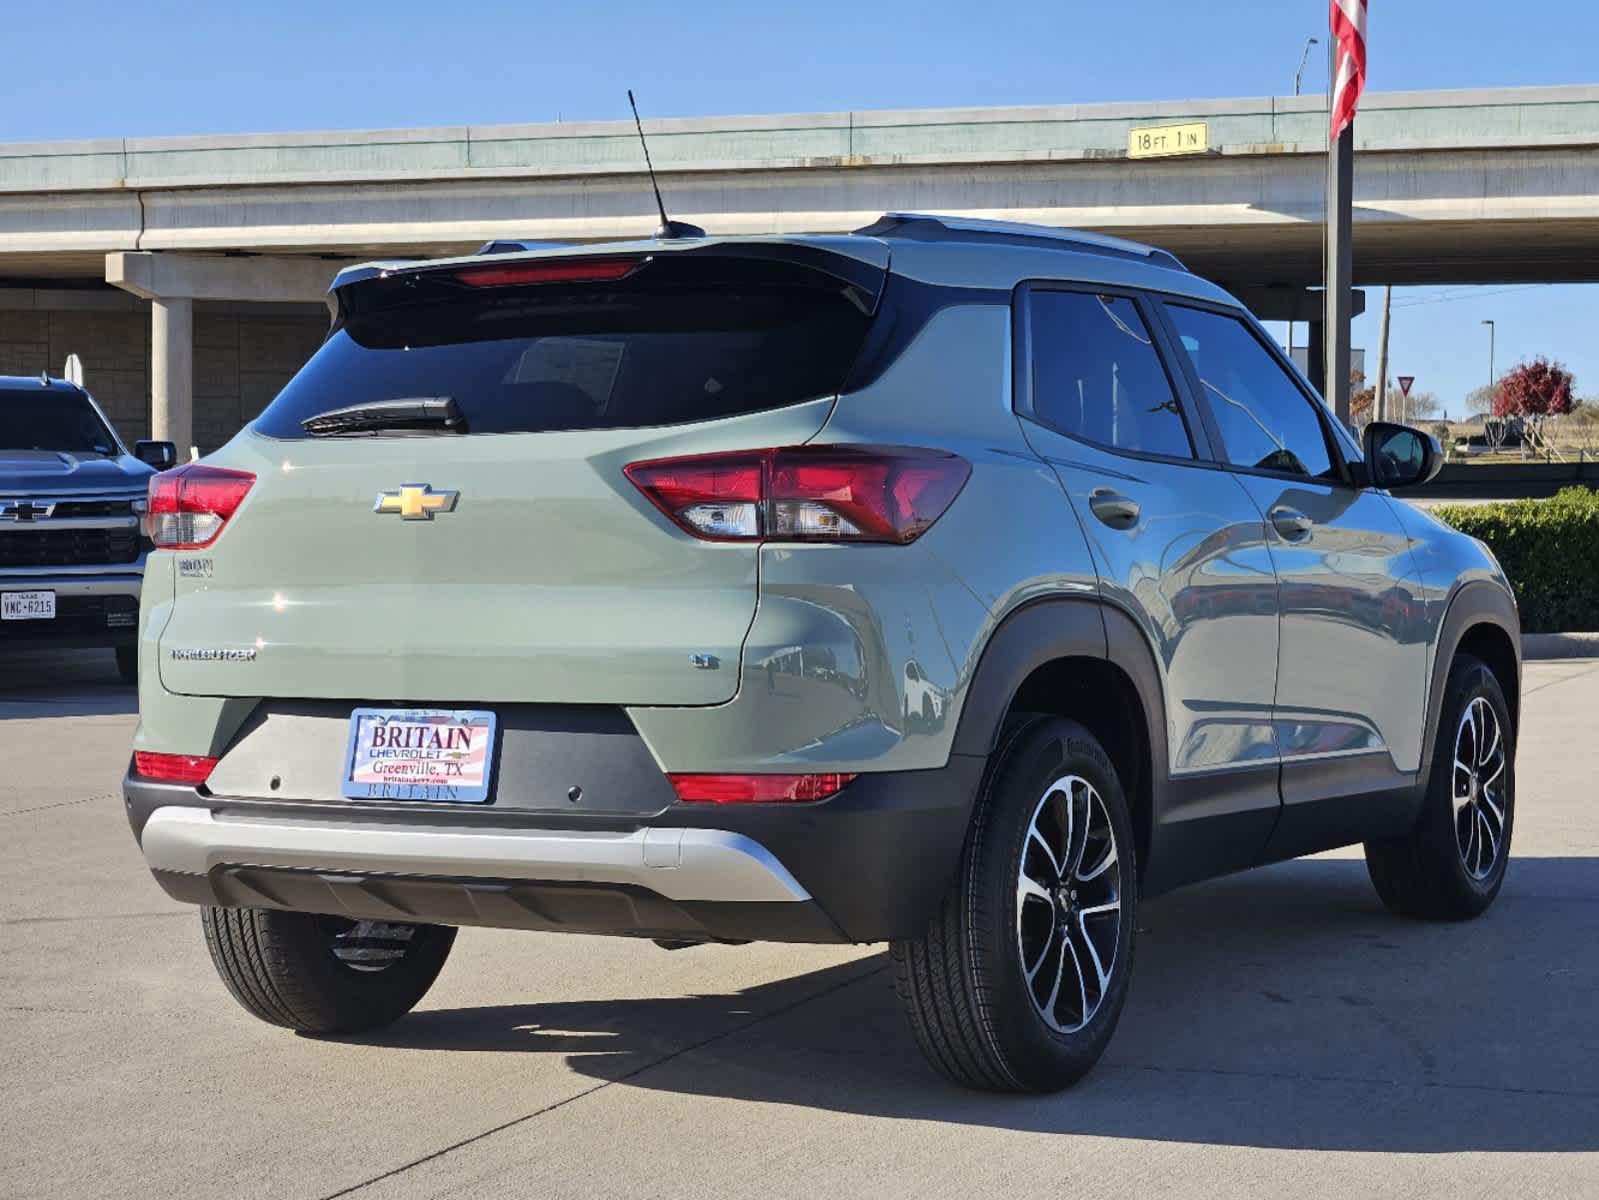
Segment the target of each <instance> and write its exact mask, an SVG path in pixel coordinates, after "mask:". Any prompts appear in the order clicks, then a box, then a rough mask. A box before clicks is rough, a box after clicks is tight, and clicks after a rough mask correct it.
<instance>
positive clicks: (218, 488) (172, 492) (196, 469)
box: [145, 463, 255, 550]
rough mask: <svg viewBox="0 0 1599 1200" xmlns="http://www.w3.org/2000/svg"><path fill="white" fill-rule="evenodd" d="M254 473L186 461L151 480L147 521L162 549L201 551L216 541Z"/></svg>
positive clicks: (152, 536) (153, 536) (151, 537)
mask: <svg viewBox="0 0 1599 1200" xmlns="http://www.w3.org/2000/svg"><path fill="white" fill-rule="evenodd" d="M253 483H255V476H254V475H252V474H250V472H248V471H234V470H231V469H230V468H228V467H212V466H207V465H205V464H204V463H189V464H188V465H186V466H182V467H178V468H177V469H176V470H173V471H162V472H161V474H159V475H156V476H155V477H153V478H152V479H151V480H150V502H149V512H148V513H147V514H146V518H145V519H146V521H147V522H148V524H149V528H150V540H151V541H152V542H154V543H155V545H156V548H157V549H162V550H200V549H203V548H204V547H206V546H209V545H210V544H211V543H212V542H214V541H216V540H217V535H218V534H220V533H221V532H222V527H223V526H224V525H226V524H227V521H228V518H229V517H231V516H232V515H233V513H234V511H235V510H236V509H237V508H238V507H239V504H240V503H241V502H242V501H243V500H244V497H245V494H246V493H247V492H248V491H249V490H250V486H251V485H252V484H253Z"/></svg>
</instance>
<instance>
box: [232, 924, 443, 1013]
mask: <svg viewBox="0 0 1599 1200" xmlns="http://www.w3.org/2000/svg"><path fill="white" fill-rule="evenodd" d="M200 921H201V924H202V926H203V927H204V929H205V944H206V949H208V950H209V951H210V952H211V963H212V965H213V966H215V967H216V971H217V974H218V975H219V976H221V978H222V982H223V983H224V984H226V985H227V989H228V991H229V992H231V993H232V994H233V998H234V999H235V1000H237V1001H238V1002H239V1003H240V1004H241V1005H243V1007H244V1009H245V1011H247V1012H249V1013H250V1014H251V1015H252V1016H255V1017H259V1018H260V1019H261V1020H263V1021H266V1022H267V1023H269V1024H272V1025H282V1026H283V1027H284V1028H286V1029H294V1030H298V1031H299V1032H301V1033H322V1034H330V1033H360V1032H363V1031H365V1030H370V1029H377V1028H379V1027H381V1026H383V1025H387V1024H389V1023H390V1022H391V1021H394V1020H397V1019H398V1018H399V1017H402V1016H404V1015H405V1014H406V1013H408V1012H410V1011H411V1009H412V1008H414V1007H415V1006H416V1003H417V1002H418V1001H419V1000H421V999H422V997H423V996H424V995H426V994H427V990H428V988H430V987H432V986H433V981H434V980H435V979H436V978H438V974H439V970H440V968H442V967H443V966H444V960H445V959H446V958H448V957H449V954H450V947H451V946H452V945H453V944H454V942H455V930H454V929H453V928H452V927H450V926H447V925H395V924H388V923H384V922H376V921H359V922H358V921H350V920H346V919H344V918H341V917H325V916H318V915H314V914H312V913H296V912H279V911H277V910H274V909H260V908H214V907H207V908H204V909H202V910H201V912H200Z"/></svg>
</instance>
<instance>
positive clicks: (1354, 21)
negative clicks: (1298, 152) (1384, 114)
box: [1332, 0, 1366, 141]
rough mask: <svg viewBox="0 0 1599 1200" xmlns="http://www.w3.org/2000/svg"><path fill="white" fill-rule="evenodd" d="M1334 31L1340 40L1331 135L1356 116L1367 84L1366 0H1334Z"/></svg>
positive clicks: (1334, 74) (1334, 77) (1337, 39)
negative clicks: (1357, 107) (1361, 95)
mask: <svg viewBox="0 0 1599 1200" xmlns="http://www.w3.org/2000/svg"><path fill="white" fill-rule="evenodd" d="M1332 35H1333V40H1334V41H1335V42H1336V43H1337V44H1338V53H1337V55H1336V57H1335V59H1334V63H1333V98H1332V138H1333V141H1337V140H1338V135H1339V134H1341V133H1342V132H1343V131H1344V130H1346V129H1348V128H1349V126H1350V125H1351V124H1352V123H1353V122H1354V120H1355V107H1356V106H1357V105H1358V104H1359V103H1360V93H1361V92H1362V91H1364V90H1365V87H1366V0H1332Z"/></svg>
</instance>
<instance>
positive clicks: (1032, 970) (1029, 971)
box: [1022, 929, 1058, 988]
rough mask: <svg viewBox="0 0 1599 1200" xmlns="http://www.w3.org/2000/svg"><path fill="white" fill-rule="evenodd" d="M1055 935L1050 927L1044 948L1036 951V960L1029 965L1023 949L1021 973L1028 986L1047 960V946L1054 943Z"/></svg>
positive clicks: (1054, 931)
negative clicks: (1025, 977) (1025, 978)
mask: <svg viewBox="0 0 1599 1200" xmlns="http://www.w3.org/2000/svg"><path fill="white" fill-rule="evenodd" d="M1057 936H1058V933H1057V931H1056V930H1055V929H1051V930H1050V932H1049V936H1048V937H1047V938H1045V939H1044V948H1043V949H1042V950H1041V951H1039V953H1038V961H1037V962H1035V963H1034V964H1033V965H1032V966H1031V967H1029V966H1028V965H1027V959H1026V957H1025V956H1026V951H1025V950H1024V951H1023V958H1022V973H1023V974H1025V975H1026V976H1027V986H1028V987H1029V988H1031V987H1032V986H1033V980H1035V979H1037V978H1038V972H1039V971H1040V970H1042V969H1043V966H1044V964H1045V963H1047V962H1048V961H1049V948H1050V947H1051V946H1053V945H1054V944H1055V939H1056V937H1057Z"/></svg>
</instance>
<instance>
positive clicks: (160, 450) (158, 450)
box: [133, 441, 178, 471]
mask: <svg viewBox="0 0 1599 1200" xmlns="http://www.w3.org/2000/svg"><path fill="white" fill-rule="evenodd" d="M133 457H134V458H136V459H138V460H139V461H140V462H143V463H149V464H150V465H151V466H152V467H154V468H155V469H156V470H157V471H169V470H171V469H172V468H173V467H175V466H177V465H178V447H177V445H176V444H175V443H173V442H148V441H144V442H134V443H133Z"/></svg>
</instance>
